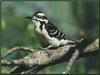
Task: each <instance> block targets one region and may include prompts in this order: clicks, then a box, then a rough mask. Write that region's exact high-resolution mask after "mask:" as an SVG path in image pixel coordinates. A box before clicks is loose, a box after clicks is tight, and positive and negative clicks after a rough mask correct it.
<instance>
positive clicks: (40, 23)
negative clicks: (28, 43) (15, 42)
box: [26, 11, 76, 49]
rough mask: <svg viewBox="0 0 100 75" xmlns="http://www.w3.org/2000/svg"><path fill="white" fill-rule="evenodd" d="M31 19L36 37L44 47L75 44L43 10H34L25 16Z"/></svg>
mask: <svg viewBox="0 0 100 75" xmlns="http://www.w3.org/2000/svg"><path fill="white" fill-rule="evenodd" d="M26 18H27V19H30V20H32V22H33V23H34V25H35V30H36V34H37V38H38V40H39V42H40V43H41V45H42V47H43V48H45V49H49V48H57V47H59V46H63V45H67V44H75V43H76V41H73V40H70V39H69V38H68V37H66V36H65V34H64V33H62V32H60V31H59V30H58V28H57V27H56V26H55V25H54V24H52V23H51V22H50V21H49V20H48V18H47V17H46V15H45V13H44V12H41V11H39V12H36V13H35V14H33V16H28V17H26Z"/></svg>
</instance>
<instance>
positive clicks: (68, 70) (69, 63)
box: [63, 49, 79, 74]
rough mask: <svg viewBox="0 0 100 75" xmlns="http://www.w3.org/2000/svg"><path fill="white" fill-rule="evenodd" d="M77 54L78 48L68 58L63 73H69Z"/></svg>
mask: <svg viewBox="0 0 100 75" xmlns="http://www.w3.org/2000/svg"><path fill="white" fill-rule="evenodd" d="M78 56H79V50H78V49H76V50H75V53H73V55H72V57H71V58H70V60H69V62H68V64H67V67H66V70H65V71H64V72H63V74H69V72H70V69H71V67H72V65H73V63H74V62H75V60H76V59H77V57H78Z"/></svg>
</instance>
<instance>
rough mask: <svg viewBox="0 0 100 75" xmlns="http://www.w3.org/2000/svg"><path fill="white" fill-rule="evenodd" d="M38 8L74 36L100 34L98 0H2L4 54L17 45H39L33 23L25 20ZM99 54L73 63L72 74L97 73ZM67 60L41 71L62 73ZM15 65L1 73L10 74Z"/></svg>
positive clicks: (2, 46)
mask: <svg viewBox="0 0 100 75" xmlns="http://www.w3.org/2000/svg"><path fill="white" fill-rule="evenodd" d="M38 10H43V11H45V12H46V13H47V15H48V19H49V20H50V21H51V22H52V23H54V24H55V26H57V27H58V28H59V30H60V31H62V32H64V33H65V34H66V35H67V36H68V37H70V38H72V39H80V38H82V37H84V38H90V39H95V38H97V37H98V33H99V32H98V20H99V13H98V12H99V4H98V0H84V1H83V0H80V1H79V0H76V1H2V2H1V29H0V30H1V35H0V42H1V55H3V54H4V53H5V52H6V51H7V49H10V48H12V47H14V46H20V45H23V46H26V47H30V48H36V49H37V48H39V47H40V44H39V42H38V40H37V39H36V36H35V34H34V24H32V22H31V21H29V20H27V19H25V18H24V17H25V16H31V15H33V14H34V13H35V12H37V11H38ZM84 33H85V34H84ZM27 54H28V53H26V52H16V53H13V54H11V55H9V56H8V57H6V58H5V59H8V60H11V59H17V58H21V57H23V56H25V55H27ZM95 58H97V56H92V57H87V58H81V59H79V60H77V62H76V63H75V64H74V65H73V67H72V69H71V73H72V74H97V73H98V59H95ZM65 67H66V63H62V64H57V65H54V66H50V67H48V68H46V69H44V70H42V71H40V72H39V73H46V74H57V73H59V74H61V73H62V72H63V71H64V70H65ZM11 68H13V67H2V69H1V70H2V73H9V71H11Z"/></svg>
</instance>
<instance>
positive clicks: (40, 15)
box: [25, 11, 48, 23]
mask: <svg viewBox="0 0 100 75" xmlns="http://www.w3.org/2000/svg"><path fill="white" fill-rule="evenodd" d="M25 18H27V19H30V20H32V21H33V22H34V23H37V22H41V23H48V19H47V17H46V15H45V13H44V12H41V11H38V12H36V13H35V14H33V16H28V17H25Z"/></svg>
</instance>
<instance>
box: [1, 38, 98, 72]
mask: <svg viewBox="0 0 100 75" xmlns="http://www.w3.org/2000/svg"><path fill="white" fill-rule="evenodd" d="M98 49H99V39H96V40H95V41H94V42H93V43H92V44H90V45H88V46H87V47H86V48H84V49H83V52H82V53H79V56H78V58H81V57H85V56H89V55H87V54H92V55H94V54H95V52H96V53H97V52H98ZM11 50H12V51H11V52H13V51H16V50H26V51H30V52H32V54H30V55H28V56H25V57H23V58H21V59H17V60H1V65H2V66H11V65H13V66H17V68H16V69H15V70H14V71H12V72H11V73H37V72H38V71H40V70H41V69H43V68H45V67H47V66H50V65H55V64H58V63H63V62H66V61H69V64H68V66H69V67H67V68H71V66H72V64H73V63H74V62H75V60H76V58H77V57H76V58H75V56H73V54H74V53H75V51H76V46H75V45H66V46H62V47H59V48H57V49H52V50H51V49H50V50H48V53H49V54H50V55H49V56H48V54H47V52H45V51H44V50H41V49H39V50H34V49H31V48H27V47H23V46H22V47H21V48H20V47H14V48H12V49H11ZM33 51H34V52H33ZM79 51H80V50H79ZM93 53H94V54H93ZM7 54H8V55H9V52H8V53H7ZM72 56H73V58H75V59H74V60H73V58H72V59H71V57H72ZM4 57H5V56H3V57H2V58H4ZM70 61H71V62H72V63H70ZM69 70H70V69H69Z"/></svg>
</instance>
